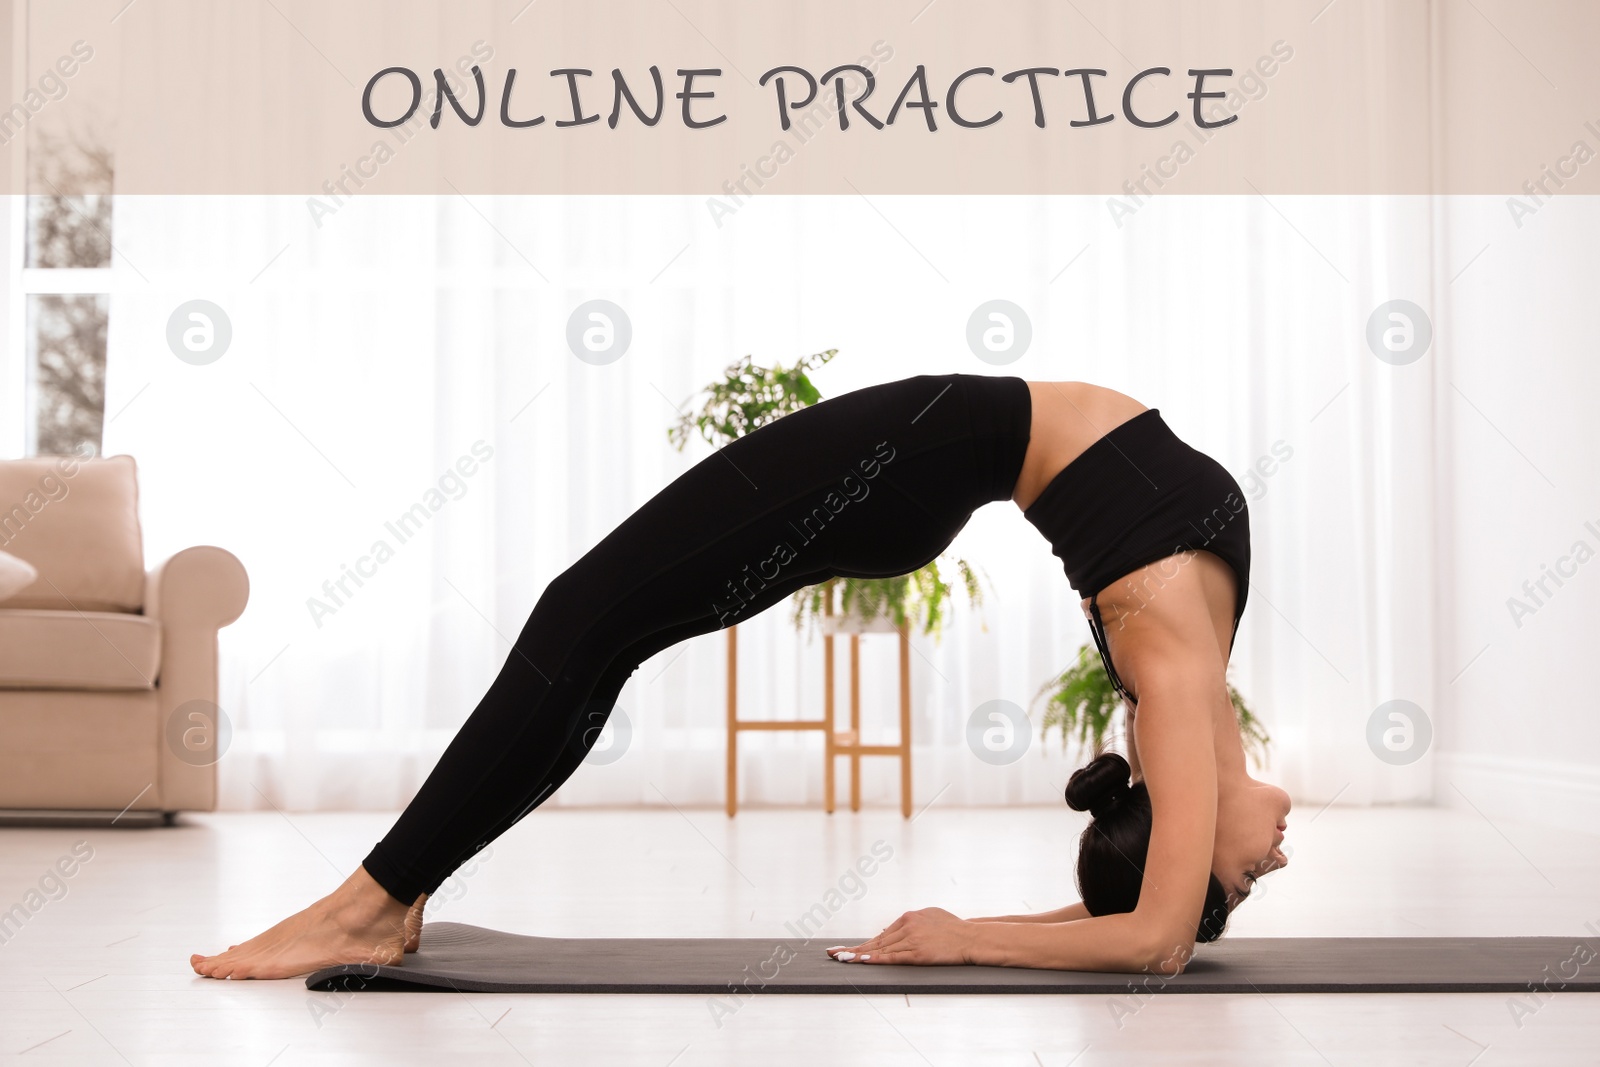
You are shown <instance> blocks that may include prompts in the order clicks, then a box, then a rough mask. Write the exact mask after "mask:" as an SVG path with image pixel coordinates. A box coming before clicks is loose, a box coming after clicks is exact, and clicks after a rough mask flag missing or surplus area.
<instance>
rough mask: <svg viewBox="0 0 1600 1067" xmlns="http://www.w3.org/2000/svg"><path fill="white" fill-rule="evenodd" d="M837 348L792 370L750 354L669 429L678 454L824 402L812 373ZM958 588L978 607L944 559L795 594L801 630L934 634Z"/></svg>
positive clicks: (965, 580)
mask: <svg viewBox="0 0 1600 1067" xmlns="http://www.w3.org/2000/svg"><path fill="white" fill-rule="evenodd" d="M838 352H839V350H838V349H836V348H829V349H827V350H825V351H822V352H816V353H813V354H812V355H809V356H805V357H803V358H801V359H799V360H796V361H795V363H794V364H793V365H792V366H788V367H785V366H783V365H781V364H774V365H773V366H771V367H762V366H757V365H756V364H755V362H754V361H753V360H752V358H751V357H750V356H745V357H744V358H743V359H741V360H739V361H738V362H736V363H732V364H730V365H729V366H728V367H727V369H726V370H724V371H723V376H722V378H721V380H719V381H715V382H712V383H711V384H710V385H708V386H706V387H705V388H704V389H702V390H701V391H700V393H698V394H697V396H699V397H703V400H702V402H701V404H700V407H699V409H698V410H695V411H686V412H684V413H683V415H682V416H681V417H680V418H679V419H678V422H677V423H676V424H675V425H673V426H672V427H671V428H669V429H668V430H667V439H668V440H669V441H671V442H672V443H673V444H674V445H675V446H676V447H677V448H678V449H679V450H680V451H681V450H682V449H683V448H684V446H686V445H687V444H688V443H689V439H690V438H691V437H693V436H696V435H698V436H699V437H701V438H703V439H705V440H706V441H707V442H709V443H710V444H711V445H713V446H715V447H721V446H722V445H725V444H727V443H728V442H730V441H733V440H737V439H738V438H740V437H743V436H744V435H745V434H747V433H749V432H750V431H752V430H755V429H759V428H760V427H762V426H765V425H766V424H767V423H769V422H774V421H776V420H777V419H780V418H782V417H783V416H785V415H788V414H790V413H791V412H795V411H799V410H800V409H801V408H803V407H807V406H809V405H811V404H815V403H816V402H817V401H819V400H821V399H822V393H821V392H820V391H819V390H818V389H817V387H816V385H815V384H814V383H813V382H812V381H811V377H810V372H811V371H814V370H815V369H816V368H818V367H821V366H823V365H824V364H826V363H827V362H828V361H829V360H831V359H832V358H833V357H834V356H836V355H838ZM941 560H942V561H943V562H941ZM959 593H964V594H965V595H966V596H967V598H968V599H969V600H970V601H971V602H972V603H973V604H974V605H978V604H980V603H982V590H981V588H980V586H979V581H978V575H977V573H976V572H975V571H974V569H973V567H972V566H971V565H970V564H969V563H967V561H966V560H963V559H956V558H954V557H940V559H939V560H935V561H934V562H932V563H929V564H928V565H927V566H925V567H922V568H920V569H918V570H916V571H913V572H912V573H910V574H902V575H897V576H895V577H893V578H830V579H829V580H828V581H826V582H822V583H820V584H818V585H813V586H809V587H808V588H805V589H802V590H800V591H799V592H798V593H796V594H795V596H794V603H795V611H794V622H795V626H796V627H797V628H798V627H799V626H800V625H802V624H803V623H804V621H805V620H806V619H808V618H811V619H814V620H816V621H818V622H819V623H820V624H821V625H822V626H824V627H825V628H826V632H830V633H864V632H873V631H893V630H897V629H899V628H901V627H904V626H906V625H907V624H908V623H909V622H912V621H914V622H915V623H916V624H917V625H919V626H920V627H921V628H922V631H923V632H924V633H927V634H936V633H938V631H939V629H940V627H941V626H942V625H943V623H944V620H945V618H946V617H947V614H948V609H949V605H950V603H951V602H952V600H953V599H954V597H955V596H956V595H957V594H959ZM830 605H831V606H832V609H833V610H832V611H830V610H829V606H830Z"/></svg>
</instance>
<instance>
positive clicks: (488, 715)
mask: <svg viewBox="0 0 1600 1067" xmlns="http://www.w3.org/2000/svg"><path fill="white" fill-rule="evenodd" d="M997 500H1012V501H1014V502H1015V503H1016V504H1017V505H1018V506H1019V507H1020V508H1022V509H1023V515H1024V517H1025V518H1027V519H1028V521H1029V522H1031V523H1033V524H1034V525H1035V526H1036V527H1037V528H1038V529H1039V531H1040V532H1041V533H1042V534H1044V536H1045V537H1046V538H1047V539H1048V540H1049V541H1050V543H1051V546H1052V548H1053V549H1054V551H1055V554H1056V555H1057V556H1058V557H1060V559H1061V561H1062V563H1063V565H1064V567H1065V570H1066V573H1067V577H1068V578H1069V579H1070V581H1071V583H1072V585H1073V587H1074V588H1075V589H1076V590H1077V591H1078V593H1079V595H1080V596H1083V597H1086V598H1087V599H1086V600H1085V601H1084V607H1085V612H1086V614H1087V615H1088V617H1089V619H1090V625H1091V629H1092V630H1093V632H1094V636H1095V641H1096V644H1097V645H1098V647H1099V649H1100V653H1101V655H1102V656H1103V657H1104V658H1105V664H1106V669H1107V671H1108V672H1109V673H1110V676H1111V678H1112V680H1113V683H1114V684H1115V685H1116V686H1117V689H1118V692H1120V693H1121V694H1122V695H1123V697H1124V700H1125V706H1126V708H1127V710H1128V748H1129V754H1130V757H1131V758H1132V763H1131V765H1130V763H1129V762H1128V761H1126V760H1124V759H1123V757H1121V756H1119V755H1115V754H1111V753H1107V754H1103V755H1101V756H1098V757H1097V758H1096V759H1095V760H1094V761H1093V762H1091V763H1090V764H1089V765H1088V766H1087V767H1083V768H1081V769H1079V770H1078V771H1076V772H1075V773H1074V774H1073V775H1072V777H1071V780H1070V781H1069V782H1068V784H1067V801H1068V803H1069V804H1070V805H1071V806H1072V807H1074V808H1076V809H1078V810H1087V811H1089V812H1090V813H1091V814H1092V816H1093V821H1092V822H1091V823H1090V825H1089V827H1088V828H1087V829H1086V830H1085V831H1084V833H1083V837H1082V841H1081V845H1080V851H1079V857H1078V871H1077V873H1078V886H1079V890H1080V895H1081V897H1082V903H1079V904H1074V905H1071V906H1070V907H1067V908H1063V909H1061V910H1059V911H1054V912H1046V913H1043V914H1039V915H1018V916H1001V917H994V918H984V919H971V920H964V919H960V918H957V917H956V916H954V915H952V914H950V913H949V912H947V911H943V910H941V909H938V908H927V909H923V910H921V911H914V912H908V913H906V914H905V915H902V916H901V917H900V918H899V919H898V920H896V921H895V922H894V923H892V924H891V925H890V926H889V927H887V928H886V929H885V930H884V931H883V932H881V933H880V934H879V935H878V936H877V937H875V938H873V939H871V940H870V941H868V942H866V943H865V944H861V945H854V946H842V947H839V948H834V949H829V950H828V951H829V953H830V954H832V955H833V956H834V958H835V959H838V960H840V961H841V962H858V963H867V964H877V963H926V964H937V963H982V964H997V965H1007V966H1017V967H1049V968H1060V969H1067V970H1094V971H1140V970H1144V969H1146V968H1150V969H1152V970H1159V971H1161V972H1163V973H1167V974H1171V973H1175V972H1176V971H1179V970H1181V969H1182V968H1183V966H1184V964H1185V963H1186V962H1187V961H1188V959H1189V956H1190V954H1191V953H1192V951H1193V947H1194V944H1195V942H1196V941H1209V940H1212V939H1214V938H1215V937H1217V936H1218V935H1219V934H1220V933H1221V932H1222V928H1223V926H1224V925H1225V923H1226V922H1227V918H1228V913H1229V910H1230V909H1231V908H1232V906H1233V905H1235V904H1236V903H1237V902H1238V901H1240V900H1242V899H1244V897H1245V896H1246V895H1247V894H1248V893H1249V890H1250V883H1251V882H1252V881H1254V880H1255V879H1256V878H1258V877H1259V876H1260V875H1262V874H1264V873H1265V872H1267V871H1269V870H1272V869H1274V868H1276V867H1281V866H1283V864H1284V862H1285V859H1284V855H1283V853H1282V852H1281V851H1280V850H1279V848H1278V845H1279V843H1280V842H1281V841H1282V839H1283V830H1284V826H1285V824H1284V818H1285V817H1286V816H1287V814H1288V811H1289V798H1288V796H1287V794H1285V793H1284V792H1283V790H1281V789H1278V788H1277V787H1276V786H1272V785H1268V784H1266V783H1263V782H1259V781H1256V780H1255V779H1253V778H1251V777H1250V776H1249V774H1248V773H1246V770H1245V761H1244V748H1243V745H1242V743H1241V740H1240V736H1239V729H1238V723H1237V720H1236V718H1235V716H1234V711H1233V707H1232V705H1231V703H1230V702H1229V699H1228V693H1227V683H1226V680H1225V671H1226V668H1227V662H1228V656H1229V653H1230V652H1231V651H1232V648H1233V635H1234V629H1235V627H1236V626H1237V624H1238V621H1239V617H1240V615H1241V614H1242V613H1243V611H1244V603H1245V597H1246V594H1247V592H1248V589H1249V584H1248V577H1249V568H1250V532H1249V518H1248V511H1247V509H1246V507H1245V501H1244V496H1243V493H1242V492H1241V491H1240V488H1239V486H1238V484H1237V483H1236V482H1235V481H1234V480H1233V478H1232V477H1231V476H1230V475H1229V474H1228V473H1227V471H1226V470H1224V469H1223V468H1222V467H1221V466H1220V465H1218V464H1217V463H1216V462H1215V461H1213V460H1211V459H1210V458H1208V457H1206V456H1205V455H1203V454H1201V453H1199V452H1197V451H1195V450H1194V449H1192V448H1190V447H1189V446H1188V445H1185V444H1184V443H1183V442H1182V441H1180V440H1179V439H1178V438H1177V437H1176V436H1175V435H1174V434H1173V432H1172V431H1171V429H1169V428H1168V427H1167V425H1166V423H1165V422H1163V421H1162V419H1161V415H1160V412H1158V411H1156V410H1154V409H1147V408H1145V407H1144V406H1143V405H1141V404H1140V403H1138V402H1137V401H1135V400H1133V399H1132V398H1130V397H1127V396H1124V395H1122V394H1121V393H1117V392H1114V391H1112V390H1109V389H1104V388H1100V387H1098V386H1093V385H1087V384H1084V383H1081V382H1026V381H1023V380H1022V379H1020V378H1010V377H988V376H982V375H967V374H947V375H921V376H917V377H913V378H906V379H902V380H900V381H895V382H888V383H886V384H883V385H877V386H872V387H869V388H866V389H860V390H857V391H855V392H852V393H846V394H843V395H841V396H837V397H833V398H831V399H828V400H824V401H822V402H820V403H817V404H814V405H812V406H811V407H808V408H804V409H802V410H800V411H797V412H794V413H793V414H790V415H787V416H785V417H783V418H781V419H779V420H777V421H776V422H773V423H770V424H768V425H766V426H763V427H761V428H760V429H758V430H755V431H754V432H752V433H749V434H747V435H746V436H744V437H742V438H740V439H738V440H736V441H734V442H733V443H731V444H729V445H727V446H726V447H724V448H723V449H721V450H720V451H718V452H717V453H715V454H714V455H711V456H708V457H706V458H705V459H703V460H701V461H700V462H699V463H697V464H696V465H695V466H693V467H692V468H690V469H689V470H688V471H687V472H685V473H684V474H683V475H682V476H680V477H679V478H678V479H676V480H675V481H674V482H672V483H671V484H670V485H668V486H667V487H666V488H665V489H663V490H662V491H661V492H659V493H657V494H656V495H655V496H654V497H652V498H651V499H650V500H648V501H646V502H645V504H644V506H642V507H641V508H640V509H639V510H638V511H636V512H634V513H633V514H632V515H631V516H629V517H628V518H627V519H626V520H624V521H623V523H622V524H621V525H620V526H618V527H617V528H616V529H615V530H613V531H612V532H611V533H609V534H607V535H606V536H605V537H604V538H602V539H601V540H600V542H599V543H598V544H597V545H595V546H594V548H592V549H591V550H590V551H589V552H587V553H586V554H585V555H584V556H583V558H582V559H580V560H578V562H577V563H575V564H573V565H572V566H571V567H570V568H568V569H567V570H566V571H564V572H563V573H562V574H560V575H558V576H557V577H556V578H555V579H554V580H552V581H551V582H550V584H549V586H548V587H547V588H546V589H545V591H544V593H543V594H542V595H541V596H540V598H539V601H538V603H537V604H536V605H535V607H534V609H533V613H532V615H531V616H529V618H528V621H527V624H526V625H524V627H523V628H522V631H521V633H520V634H519V635H518V637H517V640H516V642H515V643H514V645H513V647H512V650H511V653H510V655H509V656H508V657H507V659H506V663H505V666H504V667H503V668H502V669H501V671H500V674H499V676H498V677H496V679H495V680H494V682H493V684H492V685H491V686H490V687H489V691H488V693H487V694H485V696H484V697H483V699H482V701H480V702H479V704H478V707H477V709H476V710H474V711H473V713H472V715H471V716H469V717H468V719H467V721H466V722H465V723H463V724H462V727H461V730H460V732H459V733H458V734H457V735H456V737H455V739H454V740H452V741H451V743H450V745H449V747H448V748H446V749H445V752H444V755H443V756H441V757H440V759H439V763H438V765H437V766H436V767H434V769H433V772H432V773H431V774H430V775H429V776H428V778H427V780H426V781H425V782H424V783H423V785H422V788H421V789H420V790H419V791H418V792H417V795H416V797H415V798H414V799H413V800H412V801H411V804H410V805H409V806H408V807H407V808H406V810H405V811H404V812H402V813H401V815H400V817H399V818H398V819H397V820H396V822H395V824H394V826H393V827H392V828H391V829H390V831H389V833H388V834H387V835H386V836H385V837H384V838H383V840H381V841H379V842H378V843H377V844H376V845H375V846H374V847H373V849H372V851H371V852H370V853H369V854H368V855H367V857H366V859H365V860H364V861H363V862H362V864H361V866H360V867H358V868H357V869H356V871H355V872H354V873H353V874H351V875H350V877H349V878H347V879H346V880H345V881H344V883H343V884H342V885H340V886H339V888H338V889H336V890H334V892H332V893H331V894H329V895H328V896H326V897H324V898H322V899H321V900H319V901H317V902H316V903H314V904H312V905H311V906H310V907H309V908H307V909H305V910H304V911H301V912H299V913H297V914H295V915H292V916H290V917H289V918H288V919H285V920H284V921H283V922H281V923H279V924H278V925H276V926H274V927H272V928H271V929H270V930H267V931H266V932H265V933H263V934H260V935H259V936H257V937H254V938H252V939H250V940H249V941H246V942H244V943H243V944H241V945H236V946H234V947H233V948H230V949H229V950H228V951H226V952H223V953H220V954H218V955H215V956H200V955H195V956H192V957H191V958H190V963H191V964H192V966H193V967H194V969H195V971H196V972H198V973H199V974H202V975H207V976H209V977H213V978H286V977H290V976H293V975H299V974H304V973H306V972H309V971H312V970H316V969H319V968H322V967H326V966H331V965H334V964H339V963H389V964H393V963H398V962H400V961H401V959H402V956H403V953H404V952H406V951H410V950H413V949H415V948H416V945H417V941H418V938H419V936H420V933H421V929H422V908H423V903H424V901H425V900H426V899H427V896H428V894H429V893H431V892H433V891H434V890H435V889H436V888H437V887H438V886H439V884H440V883H441V882H443V881H444V880H445V878H447V877H449V875H450V874H451V872H453V871H454V870H455V869H456V868H457V867H459V866H460V865H461V864H462V863H464V862H466V860H468V859H469V858H470V857H472V856H473V855H474V854H475V853H476V852H478V851H479V850H480V849H482V848H483V847H484V846H486V845H487V844H488V843H489V842H490V841H493V840H494V839H495V838H496V837H498V836H499V835H500V834H502V833H504V832H505V831H506V830H507V829H509V828H510V827H511V826H512V825H513V824H515V823H516V822H517V820H519V819H521V818H522V817H523V816H524V815H526V814H528V812H530V811H532V810H533V809H534V808H535V807H536V806H538V805H539V804H540V803H541V802H542V801H543V800H545V799H546V798H547V797H548V796H550V794H551V793H553V792H554V791H555V790H556V789H557V788H558V787H559V786H560V785H561V783H562V782H564V781H566V779H567V778H568V776H570V775H571V774H572V772H573V771H574V770H576V769H577V767H578V765H579V764H580V763H581V762H582V761H583V758H584V756H585V755H586V754H587V752H588V750H589V747H590V745H592V744H593V742H594V739H595V738H596V736H598V733H599V731H598V729H596V727H597V726H599V725H600V724H602V723H603V722H604V720H605V717H606V716H607V715H608V714H609V713H610V711H611V708H612V706H613V704H614V703H615V702H616V699H617V695H618V693H619V692H620V690H621V689H622V686H623V683H625V682H626V681H627V680H628V678H629V676H630V675H632V674H633V672H634V671H635V670H636V669H637V668H638V667H639V665H640V664H641V663H643V662H644V661H645V660H646V659H648V658H649V657H650V656H653V655H655V654H656V653H657V652H660V651H661V650H662V649H665V648H667V647H669V646H671V645H673V644H676V643H677V642H679V641H683V640H685V639H686V638H689V637H693V636H695V635H697V634H704V633H709V632H711V631H714V630H718V629H722V628H725V627H727V626H731V625H733V624H734V623H736V622H740V621H743V620H745V619H748V618H750V617H751V616H753V615H755V614H757V613H759V612H761V611H764V610H766V609H767V608H769V607H772V606H773V605H774V604H777V603H778V602H779V601H781V600H783V599H785V598H786V597H788V596H790V595H791V594H792V593H794V592H796V591H797V590H799V589H801V588H804V587H805V586H808V585H813V584H815V583H818V582H822V581H824V580H826V579H828V578H831V577H835V576H845V577H862V578H865V577H884V576H890V575H898V574H905V573H908V572H910V571H914V570H916V569H917V568H919V567H921V566H923V565H924V564H926V563H928V562H929V561H931V560H932V559H933V558H934V557H936V556H937V555H939V553H940V552H942V551H943V550H944V549H945V547H946V546H947V545H949V544H950V542H951V540H953V539H954V537H955V536H956V534H957V533H958V532H960V530H961V528H962V527H963V526H964V525H965V524H966V522H967V520H968V518H969V517H970V516H971V514H972V512H973V511H974V510H975V509H976V508H978V507H980V506H981V505H983V504H986V503H989V502H991V501H997ZM1113 664H1114V665H1113ZM1130 775H1136V776H1138V777H1139V778H1140V779H1141V780H1139V781H1136V782H1135V781H1130Z"/></svg>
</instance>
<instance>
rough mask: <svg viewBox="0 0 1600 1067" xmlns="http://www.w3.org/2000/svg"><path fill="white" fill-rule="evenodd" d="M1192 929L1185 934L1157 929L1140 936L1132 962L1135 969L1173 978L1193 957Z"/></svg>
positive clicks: (1180, 972)
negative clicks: (1149, 933) (1152, 932)
mask: <svg viewBox="0 0 1600 1067" xmlns="http://www.w3.org/2000/svg"><path fill="white" fill-rule="evenodd" d="M1194 944H1195V941H1194V931H1192V930H1191V931H1189V932H1188V933H1187V934H1183V933H1179V932H1177V931H1175V930H1172V931H1167V930H1159V931H1156V932H1155V933H1154V934H1152V935H1151V936H1149V937H1147V938H1141V939H1140V943H1139V944H1138V946H1137V948H1136V951H1135V952H1134V953H1133V959H1132V963H1133V966H1134V969H1135V970H1139V971H1147V972H1149V973H1151V974H1159V975H1162V976H1164V977H1167V978H1173V977H1176V976H1177V975H1180V974H1182V973H1183V970H1184V968H1185V967H1187V966H1188V965H1189V961H1190V960H1192V959H1193V958H1194Z"/></svg>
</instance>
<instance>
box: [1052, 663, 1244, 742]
mask: <svg viewBox="0 0 1600 1067" xmlns="http://www.w3.org/2000/svg"><path fill="white" fill-rule="evenodd" d="M1040 698H1045V712H1044V722H1043V724H1042V725H1041V727H1040V730H1039V736H1040V739H1041V740H1043V739H1044V737H1045V736H1046V735H1048V734H1049V732H1050V729H1051V728H1052V727H1059V728H1060V730H1061V747H1062V748H1063V749H1065V748H1066V747H1067V744H1068V742H1069V741H1073V740H1075V741H1077V743H1078V745H1079V747H1080V748H1081V749H1082V750H1084V751H1088V752H1097V751H1099V750H1100V748H1101V747H1102V746H1103V745H1104V743H1105V739H1106V734H1107V733H1108V732H1110V729H1111V720H1112V717H1113V716H1114V715H1115V714H1116V712H1117V709H1118V708H1119V707H1120V706H1121V704H1122V698H1121V697H1120V696H1119V695H1118V694H1117V691H1116V689H1115V687H1113V686H1112V684H1111V678H1110V676H1109V675H1108V674H1106V668H1105V663H1104V662H1103V661H1102V660H1101V659H1100V653H1099V651H1098V650H1097V649H1096V648H1095V647H1094V646H1093V645H1084V646H1083V647H1082V648H1080V649H1078V656H1077V659H1076V660H1074V661H1073V663H1072V665H1071V666H1069V667H1068V668H1067V669H1066V670H1064V671H1062V672H1061V673H1060V674H1059V675H1057V676H1056V677H1054V678H1051V679H1050V680H1049V681H1047V682H1045V683H1044V685H1042V686H1040V687H1039V692H1038V693H1036V694H1035V695H1034V698H1033V702H1032V703H1033V704H1037V703H1038V702H1039V700H1040ZM1228 700H1229V701H1230V702H1231V703H1232V704H1233V711H1234V715H1235V716H1237V717H1238V720H1239V736H1240V738H1241V739H1242V740H1243V742H1244V748H1245V752H1246V753H1247V754H1248V755H1249V756H1250V757H1251V758H1252V759H1253V760H1255V762H1256V765H1257V766H1261V767H1264V766H1266V764H1267V759H1268V756H1269V754H1270V746H1271V743H1272V738H1271V737H1270V736H1268V734H1267V730H1266V727H1265V726H1263V725H1262V723H1261V720H1260V719H1258V718H1256V716H1255V713H1254V712H1252V711H1251V710H1250V708H1249V706H1248V705H1246V704H1245V702H1244V697H1243V696H1241V695H1240V694H1239V690H1237V689H1235V688H1234V687H1233V683H1232V682H1229V683H1228ZM1030 707H1031V705H1030Z"/></svg>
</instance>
